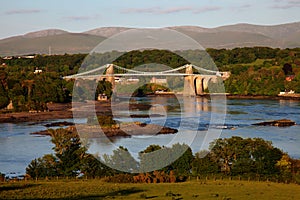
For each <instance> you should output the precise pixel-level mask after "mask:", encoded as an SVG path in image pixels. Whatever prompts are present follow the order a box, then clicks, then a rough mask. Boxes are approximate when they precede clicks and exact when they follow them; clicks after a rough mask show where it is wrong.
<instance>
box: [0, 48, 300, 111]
mask: <svg viewBox="0 0 300 200" xmlns="http://www.w3.org/2000/svg"><path fill="white" fill-rule="evenodd" d="M207 53H208V54H209V55H210V57H211V58H212V60H213V61H214V63H215V64H216V66H217V67H218V69H219V70H220V71H230V72H231V76H230V78H229V79H227V80H225V81H224V85H225V90H226V92H227V93H231V94H237V95H268V96H275V95H277V94H278V93H279V92H281V91H289V90H294V91H295V92H297V93H300V68H299V66H300V48H295V49H273V48H269V47H253V48H235V49H232V50H228V49H207ZM205 54H206V52H204V51H203V52H202V51H201V52H199V50H190V51H184V52H170V51H167V50H144V51H131V52H128V53H125V54H124V53H122V52H111V53H105V54H103V55H101V56H99V55H97V54H96V53H94V54H91V55H89V56H88V57H87V54H74V55H68V54H65V55H53V56H43V55H36V56H35V57H34V58H32V59H28V58H19V57H13V58H12V59H3V58H0V64H1V67H0V109H1V108H5V107H6V106H7V105H8V104H9V103H10V102H12V104H13V107H14V111H29V110H36V111H44V110H47V106H46V105H47V103H49V102H58V103H65V102H70V101H71V99H72V95H73V94H72V92H73V84H74V81H72V80H70V81H66V80H64V79H62V77H63V76H66V75H71V74H75V73H77V72H78V70H79V68H80V69H83V70H88V69H90V68H94V67H97V65H101V63H103V62H107V61H111V63H114V64H116V65H119V66H123V67H126V68H133V67H136V66H139V65H143V64H148V63H158V64H162V65H167V66H169V67H172V68H176V67H179V66H182V65H184V64H187V63H189V62H188V61H187V60H194V61H195V63H196V64H197V65H198V66H200V67H204V68H207V66H211V63H210V61H209V59H207V56H205ZM199 55H203V56H202V57H203V58H201V59H200V58H198V57H199ZM116 57H117V59H115V58H116ZM103 64H107V63H103ZM287 64H288V65H290V67H291V68H290V70H289V71H288V73H287V72H286V68H285V67H284V66H286V65H287ZM36 69H38V70H41V73H39V72H38V73H35V70H36ZM215 69H216V68H215ZM215 69H214V70H215ZM287 77H290V79H289V80H288V79H287ZM175 82H176V83H177V82H178V83H180V80H177V79H176V81H175ZM168 84H171V85H172V84H174V83H168ZM211 84H213V83H211ZM110 88H111V86H110V85H109V84H107V83H105V82H101V83H100V85H98V89H97V93H105V94H107V95H108V96H110V95H111V89H110ZM145 88H146V89H147V87H145ZM145 88H142V90H144V89H145ZM210 88H214V87H213V86H211V87H210ZM78 92H79V93H80V94H83V95H84V94H85V93H86V92H87V91H84V90H83V91H78ZM92 96H93V95H92Z"/></svg>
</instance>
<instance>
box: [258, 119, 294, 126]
mask: <svg viewBox="0 0 300 200" xmlns="http://www.w3.org/2000/svg"><path fill="white" fill-rule="evenodd" d="M253 125H256V126H278V127H286V126H294V125H296V122H294V121H292V120H289V119H280V120H274V121H267V122H260V123H256V124H253Z"/></svg>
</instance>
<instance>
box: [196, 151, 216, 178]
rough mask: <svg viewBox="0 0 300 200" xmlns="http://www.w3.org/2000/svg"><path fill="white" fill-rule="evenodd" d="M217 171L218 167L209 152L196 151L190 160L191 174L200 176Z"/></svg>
mask: <svg viewBox="0 0 300 200" xmlns="http://www.w3.org/2000/svg"><path fill="white" fill-rule="evenodd" d="M217 173H219V167H218V164H217V163H215V162H214V161H213V160H212V158H211V154H210V153H209V152H208V151H200V152H197V153H196V155H195V159H194V160H193V162H192V174H193V175H194V176H202V175H208V174H217Z"/></svg>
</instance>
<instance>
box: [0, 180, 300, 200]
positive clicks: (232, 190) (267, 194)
mask: <svg viewBox="0 0 300 200" xmlns="http://www.w3.org/2000/svg"><path fill="white" fill-rule="evenodd" d="M0 199H168V200H171V199H173V200H174V199H178V200H179V199H216V200H217V199H222V200H225V199H227V200H229V199H232V200H233V199H255V200H260V199H272V200H276V199H286V200H287V199H288V200H290V199H300V185H295V184H282V183H272V182H252V181H250V182H248V181H233V180H232V181H229V180H226V181H224V180H223V181H221V180H217V181H213V180H210V181H190V182H185V183H161V184H114V183H104V182H103V181H101V180H77V181H76V180H69V181H68V180H65V181H61V180H60V181H38V182H34V181H27V182H16V183H0Z"/></svg>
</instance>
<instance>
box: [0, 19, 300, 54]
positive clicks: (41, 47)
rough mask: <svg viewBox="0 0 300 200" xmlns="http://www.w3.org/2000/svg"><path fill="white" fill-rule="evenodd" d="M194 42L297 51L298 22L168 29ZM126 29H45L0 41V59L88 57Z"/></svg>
mask: <svg viewBox="0 0 300 200" xmlns="http://www.w3.org/2000/svg"><path fill="white" fill-rule="evenodd" d="M168 28H170V29H173V30H177V31H179V32H182V33H184V34H186V35H188V36H190V37H191V38H193V39H194V40H196V41H198V42H199V43H200V44H201V45H202V46H203V47H205V48H229V49H231V48H235V47H253V46H269V47H278V48H294V47H300V22H297V23H290V24H282V25H274V26H262V25H252V24H235V25H228V26H221V27H217V28H203V27H198V26H174V27H168ZM130 29H131V28H126V27H102V28H97V29H93V30H89V31H86V32H83V33H70V32H67V31H64V30H59V29H48V30H42V31H37V32H32V33H27V34H25V35H22V36H15V37H10V38H6V39H2V40H0V56H5V55H23V54H33V53H39V54H48V53H49V47H51V52H52V54H64V53H88V52H90V51H91V50H92V49H93V48H94V47H96V46H97V45H98V44H99V43H100V42H101V41H103V40H104V39H105V38H107V37H110V36H112V35H115V34H118V33H120V32H123V31H126V30H130Z"/></svg>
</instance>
